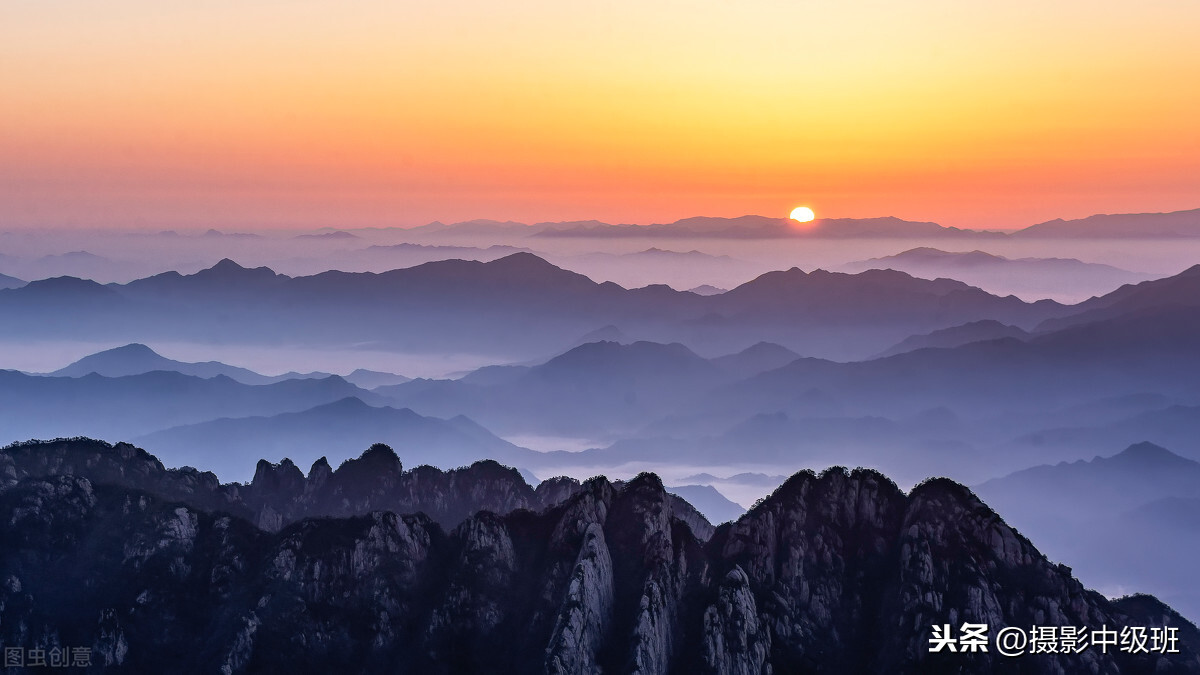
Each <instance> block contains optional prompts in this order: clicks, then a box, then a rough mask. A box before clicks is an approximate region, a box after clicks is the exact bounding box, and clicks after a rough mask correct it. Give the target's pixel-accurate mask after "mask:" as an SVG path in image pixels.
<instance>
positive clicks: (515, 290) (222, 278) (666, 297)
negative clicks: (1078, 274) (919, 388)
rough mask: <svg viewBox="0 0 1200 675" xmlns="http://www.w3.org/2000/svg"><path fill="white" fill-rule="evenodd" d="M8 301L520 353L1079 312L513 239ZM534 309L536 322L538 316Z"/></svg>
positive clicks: (792, 341) (820, 338)
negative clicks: (596, 268) (470, 254)
mask: <svg viewBox="0 0 1200 675" xmlns="http://www.w3.org/2000/svg"><path fill="white" fill-rule="evenodd" d="M0 312H2V313H4V315H5V316H7V317H10V319H11V328H12V330H11V331H10V337H9V339H66V338H67V337H68V336H70V337H72V338H73V337H74V336H77V335H80V334H85V335H88V336H90V337H91V339H94V340H104V341H109V342H110V343H111V342H120V341H129V342H147V341H152V340H185V341H188V342H199V343H205V342H211V343H218V344H228V343H239V344H293V345H299V346H309V347H316V346H325V347H329V346H334V347H346V346H348V345H364V344H366V345H376V346H377V347H378V348H382V349H391V350H399V351H416V352H431V351H432V352H440V353H469V354H489V355H493V356H495V358H496V360H515V361H524V360H528V359H531V358H536V357H538V356H541V355H544V354H546V353H548V352H552V351H553V350H555V349H557V348H560V347H561V346H562V345H564V344H569V343H570V342H571V341H572V340H574V339H576V338H577V336H579V335H582V334H584V333H587V332H589V331H592V330H595V329H596V328H597V327H599V326H604V325H609V324H611V325H618V326H621V328H622V329H623V330H625V331H628V332H631V333H634V334H637V335H639V337H642V338H643V339H651V340H654V341H657V342H681V343H684V344H687V345H688V346H689V347H691V348H692V349H695V350H701V351H706V352H709V353H717V354H720V353H730V352H734V351H739V350H741V349H744V348H746V347H748V346H750V345H752V344H755V343H757V342H760V341H764V340H766V341H769V342H774V343H777V344H780V345H782V346H784V347H786V348H788V349H791V350H793V351H795V352H797V353H801V354H805V355H820V356H826V357H831V358H862V357H865V356H869V355H871V354H875V353H878V352H880V351H882V350H884V349H886V348H888V347H889V346H891V345H893V344H895V343H896V342H898V341H900V340H902V339H903V338H905V337H907V336H909V335H912V334H915V333H921V332H928V331H931V330H936V329H939V328H946V327H950V326H954V325H959V324H962V323H966V322H969V321H976V320H982V319H995V320H999V321H1003V322H1004V323H1008V324H1011V325H1017V326H1021V327H1026V328H1027V327H1032V326H1034V325H1036V324H1038V323H1040V322H1042V321H1045V320H1047V319H1050V318H1054V317H1059V316H1064V315H1066V314H1068V313H1069V312H1070V310H1069V308H1067V307H1065V306H1063V305H1060V304H1057V303H1054V302H1050V301H1039V302H1035V303H1026V302H1023V301H1020V300H1018V299H1016V298H1012V297H1008V298H1000V297H996V296H993V295H990V294H988V293H986V292H984V291H981V290H979V289H976V288H973V287H970V286H968V285H966V284H963V283H961V282H956V281H951V280H946V279H939V280H936V281H927V280H922V279H915V278H913V277H911V276H909V275H906V274H904V273H901V272H893V271H881V270H870V271H867V272H863V273H861V274H857V275H850V274H841V273H832V272H824V271H821V270H817V271H814V272H811V273H806V272H803V271H801V270H799V269H795V268H793V269H791V270H787V271H780V272H771V273H767V274H764V275H762V276H759V277H758V278H756V279H754V280H752V281H749V282H747V283H745V284H742V285H740V286H738V287H737V288H734V289H732V290H730V291H728V292H726V293H722V294H719V295H712V296H701V295H697V294H694V293H688V292H681V291H675V290H673V289H671V288H669V287H666V286H648V287H645V288H638V289H632V290H627V289H624V288H622V287H620V286H618V285H616V284H613V283H611V282H605V283H596V282H594V281H592V280H590V279H588V278H587V277H585V276H583V275H580V274H577V273H574V272H569V271H566V270H563V269H560V268H558V267H555V266H554V265H551V264H550V263H548V262H546V261H544V260H542V259H540V258H538V257H536V256H534V255H532V254H528V253H516V254H513V255H509V256H506V257H503V258H499V259H497V260H493V261H490V262H486V263H484V262H475V261H462V260H446V261H440V262H433V263H427V264H423V265H418V266H416V267H411V268H405V269H398V270H393V271H390V272H386V273H382V274H374V273H348V272H324V273H321V274H317V275H314V276H307V277H295V278H293V277H288V276H285V275H280V274H277V273H275V272H274V271H272V270H270V269H269V268H265V267H260V268H255V269H246V268H243V267H241V266H239V265H237V264H236V263H234V262H232V261H230V260H223V261H222V262H220V263H218V264H217V265H215V266H213V267H211V268H209V269H206V270H202V271H200V272H198V273H196V274H192V275H186V276H185V275H180V274H178V273H176V272H168V273H164V274H159V275H155V276H152V277H147V278H144V279H139V280H136V281H133V282H130V283H128V284H123V285H120V284H110V285H100V284H96V283H94V282H90V281H84V280H79V279H71V278H59V279H48V280H43V281H35V282H32V283H30V284H28V285H27V286H24V287H22V288H18V289H7V290H0ZM164 316H169V317H170V320H167V321H164V320H163V317H164ZM531 323H536V325H537V326H538V330H537V331H530V330H528V326H529V325H530V324H531Z"/></svg>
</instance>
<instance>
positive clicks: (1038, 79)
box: [0, 0, 1200, 229]
mask: <svg viewBox="0 0 1200 675" xmlns="http://www.w3.org/2000/svg"><path fill="white" fill-rule="evenodd" d="M1197 34H1200V3H1198V2H1195V0H1147V1H1146V2H1141V3H1131V2H1127V1H1124V0H1091V1H1089V2H1082V1H1078V0H1055V1H1052V2H1046V0H1036V1H1035V0H1008V1H1006V2H1003V3H976V2H961V0H910V1H909V2H903V3H900V2H894V1H890V0H889V1H882V0H880V1H867V0H842V1H839V2H833V1H828V2H825V1H822V2H814V1H806V0H786V1H784V0H740V1H738V2H734V1H732V0H689V1H687V2H683V1H679V0H654V1H652V2H646V1H645V0H608V1H605V2H599V1H596V0H573V1H572V2H562V1H561V0H555V1H553V2H552V1H549V0H546V1H541V0H538V1H529V0H508V1H505V2H498V1H483V0H440V1H437V2H434V1H428V2H426V1H423V0H422V1H414V0H399V1H397V0H392V1H386V2H385V1H382V0H379V1H376V0H359V1H343V2H331V1H326V0H206V1H205V2H199V3H198V2H182V1H180V0H111V1H108V2H103V3H99V2H93V1H81V0H56V1H55V2H45V1H44V0H6V2H4V3H2V4H0V91H3V105H0V229H4V228H24V227H65V228H72V227H136V228H149V229H164V228H178V227H210V226H212V227H224V228H229V227H246V228H264V227H320V226H329V227H357V226H408V225H419V224H423V223H427V222H430V221H433V220H441V221H443V222H452V221H458V220H466V219H472V218H493V219H497V220H510V219H511V220H518V221H523V222H538V221H548V220H579V219H593V218H594V219H599V220H604V221H607V222H618V223H643V224H645V223H652V222H671V221H673V220H676V219H678V218H683V217H689V216H695V215H708V216H738V215H743V214H749V213H754V214H761V215H768V216H779V217H783V216H785V215H786V214H787V213H788V212H789V211H791V209H792V208H793V207H794V206H797V205H801V204H805V205H809V206H811V207H812V208H813V209H814V210H815V211H816V212H817V215H818V217H822V216H824V217H874V216H884V215H894V216H899V217H902V218H909V219H914V220H934V221H936V222H939V223H942V224H944V225H954V226H960V227H986V228H996V229H1011V228H1017V227H1022V226H1026V225H1030V224H1033V223H1036V222H1040V221H1043V220H1048V219H1051V218H1056V217H1066V218H1071V217H1083V216H1087V215H1090V214H1093V213H1121V212H1146V211H1171V210H1180V209H1188V208H1196V207H1200V124H1197V123H1196V117H1197V114H1198V112H1197V111H1200V87H1197V86H1196V84H1195V83H1196V82H1200V41H1197V40H1196V39H1195V35H1197Z"/></svg>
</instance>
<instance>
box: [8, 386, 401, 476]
mask: <svg viewBox="0 0 1200 675" xmlns="http://www.w3.org/2000/svg"><path fill="white" fill-rule="evenodd" d="M352 396H353V397H358V398H361V399H363V400H365V401H371V402H382V399H379V398H378V397H376V396H375V395H373V394H372V393H371V392H368V391H365V390H363V389H359V388H358V387H355V386H354V385H352V384H350V383H349V382H347V381H345V380H344V379H342V378H340V377H337V376H330V377H326V378H314V379H294V380H285V381H282V382H277V383H274V384H268V385H261V386H253V385H246V384H242V383H241V382H238V381H236V380H233V379H231V378H229V377H226V376H223V375H218V376H216V377H211V378H201V377H196V376H193V375H184V374H181V373H177V372H169V371H154V372H148V373H142V374H138V375H129V376H125V377H103V376H101V375H96V374H91V375H85V376H83V377H44V376H37V375H25V374H23V373H18V372H15V371H0V434H2V436H0V437H4V436H6V437H8V438H12V439H18V438H39V437H46V438H52V437H56V436H62V435H67V436H70V435H91V436H108V437H113V438H132V437H135V436H141V435H143V434H146V433H150V432H152V431H157V430H160V429H164V428H167V427H172V426H178V425H184V424H195V423H198V422H203V421H206V420H212V419H216V418H219V417H234V416H248V415H277V414H279V413H284V412H298V411H301V410H307V409H309V408H312V407H314V406H317V405H321V404H325V403H332V402H334V401H338V400H341V399H344V398H347V397H352ZM200 454H201V455H203V451H201V452H200Z"/></svg>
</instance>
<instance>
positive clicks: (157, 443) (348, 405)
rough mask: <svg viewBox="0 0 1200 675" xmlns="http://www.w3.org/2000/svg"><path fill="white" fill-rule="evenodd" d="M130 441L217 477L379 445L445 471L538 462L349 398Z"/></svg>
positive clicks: (493, 441)
mask: <svg viewBox="0 0 1200 675" xmlns="http://www.w3.org/2000/svg"><path fill="white" fill-rule="evenodd" d="M134 440H135V442H137V443H139V444H141V445H144V446H145V447H148V448H154V450H155V452H156V453H159V454H161V455H163V456H165V457H170V458H183V457H189V458H194V459H191V460H190V461H191V462H195V463H197V464H199V463H203V464H204V466H206V467H208V468H209V469H210V470H212V471H215V472H217V473H218V474H219V475H221V476H222V477H237V476H243V475H248V474H247V473H246V472H248V471H249V467H248V466H245V465H244V462H245V458H246V457H248V456H253V455H255V454H258V455H259V456H265V457H270V458H273V459H281V458H283V457H289V458H291V459H292V460H294V461H296V462H299V463H300V464H303V465H306V466H307V465H308V464H311V463H312V462H314V461H316V459H317V458H319V457H322V456H328V457H331V458H333V459H334V460H339V459H341V458H344V457H350V456H351V455H352V453H354V452H357V450H358V449H359V448H361V447H363V446H364V445H370V444H372V443H374V442H377V441H378V442H386V443H388V444H389V445H392V446H394V447H396V448H399V449H401V451H402V452H403V453H404V456H405V457H406V458H407V460H408V461H409V462H410V463H417V464H429V465H433V466H440V467H445V468H452V467H456V466H465V465H467V464H470V463H471V462H474V461H477V460H481V459H495V460H498V461H501V462H504V463H506V464H510V465H514V466H528V465H529V464H530V463H531V460H532V459H534V458H535V457H536V453H533V452H532V451H530V450H525V449H524V448H518V447H517V446H515V445H513V444H511V443H508V442H506V441H503V440H501V439H499V438H497V437H495V436H493V435H492V434H491V433H490V432H489V431H487V430H486V429H484V428H483V427H481V426H479V425H477V424H475V423H474V422H472V421H471V420H470V419H467V418H466V417H463V416H461V415H459V416H456V417H453V418H451V419H448V420H442V419H437V418H432V417H424V416H421V415H418V414H417V413H415V412H413V411H411V410H408V409H401V410H397V409H395V408H389V407H372V406H369V405H367V404H366V403H364V402H363V401H362V400H360V399H358V398H354V397H350V398H345V399H342V400H340V401H335V402H333V403H326V404H324V405H320V406H316V407H314V408H310V409H308V410H304V411H300V412H289V413H281V414H278V415H271V416H254V417H236V418H229V417H226V418H221V419H215V420H210V421H206V422H200V423H197V424H189V425H184V426H177V427H171V428H168V429H163V430H161V431H156V432H153V433H150V434H147V435H145V436H141V437H139V438H136V439H134Z"/></svg>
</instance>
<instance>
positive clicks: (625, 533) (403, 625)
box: [0, 440, 1200, 674]
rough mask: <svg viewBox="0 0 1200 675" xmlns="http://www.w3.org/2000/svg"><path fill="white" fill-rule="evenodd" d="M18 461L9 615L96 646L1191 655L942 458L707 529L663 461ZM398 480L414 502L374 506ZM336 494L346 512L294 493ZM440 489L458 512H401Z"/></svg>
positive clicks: (1190, 669)
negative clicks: (1062, 648)
mask: <svg viewBox="0 0 1200 675" xmlns="http://www.w3.org/2000/svg"><path fill="white" fill-rule="evenodd" d="M0 466H3V467H4V468H3V470H0V537H2V538H3V540H4V541H6V542H10V544H9V545H8V546H6V547H5V548H4V549H3V550H0V578H4V579H5V580H6V582H5V584H4V585H3V586H0V640H2V641H3V643H4V645H6V646H11V647H19V648H21V649H23V650H28V649H34V648H40V647H41V646H43V645H58V644H70V645H79V646H86V647H88V648H90V649H91V655H92V660H93V662H94V663H95V664H96V667H98V668H123V669H128V670H132V671H138V672H150V671H166V670H169V671H172V672H227V673H242V672H264V671H273V672H282V671H289V672H301V673H308V672H314V673H315V672H329V671H331V670H339V671H347V670H348V671H353V672H384V671H385V670H391V669H394V668H395V665H396V664H397V663H403V664H404V665H405V667H406V668H410V669H412V670H414V671H420V672H478V671H481V670H487V671H488V672H550V673H581V672H587V673H592V672H608V671H613V670H628V671H632V672H644V673H649V672H653V673H666V672H712V673H752V672H753V673H762V672H858V673H951V672H1000V671H1003V670H1005V669H1006V668H1012V667H1013V665H1014V663H1019V664H1020V666H1019V671H1018V672H1023V673H1024V672H1027V673H1039V674H1040V673H1062V672H1099V673H1135V672H1136V673H1140V672H1147V673H1148V672H1179V673H1194V672H1200V631H1197V629H1196V627H1195V626H1194V625H1193V624H1191V623H1190V622H1188V621H1187V620H1186V619H1184V618H1183V617H1181V616H1180V615H1179V614H1177V613H1176V612H1174V611H1173V610H1171V609H1170V608H1169V607H1167V606H1166V605H1164V604H1162V603H1161V602H1159V601H1158V600H1156V599H1155V598H1153V597H1151V596H1146V595H1135V596H1130V597H1126V598H1122V599H1118V600H1108V599H1106V598H1105V597H1103V596H1102V595H1100V594H1098V593H1095V592H1092V591H1089V590H1087V589H1085V588H1084V587H1083V586H1082V585H1081V584H1080V583H1079V581H1077V580H1076V579H1075V578H1074V577H1073V576H1072V575H1071V571H1070V569H1069V568H1067V567H1065V566H1062V565H1056V564H1054V563H1052V562H1050V561H1049V560H1047V559H1046V557H1045V556H1043V555H1042V554H1041V553H1040V552H1039V551H1038V550H1037V549H1036V548H1035V547H1034V546H1033V544H1032V543H1030V541H1029V540H1027V539H1026V538H1025V537H1023V536H1021V535H1020V534H1018V533H1017V532H1016V531H1015V530H1013V529H1012V528H1011V527H1009V526H1008V525H1007V524H1006V523H1005V521H1004V520H1002V519H1001V518H1000V517H999V516H998V515H997V514H996V513H995V512H993V511H992V510H991V509H990V508H988V507H987V506H986V505H985V504H983V503H982V502H980V501H979V499H978V498H977V497H976V496H975V495H974V494H973V493H971V492H970V491H969V490H967V489H966V488H964V487H963V486H961V485H958V484H956V483H953V482H951V481H948V480H945V479H935V480H931V481H927V482H925V483H922V484H921V485H918V486H916V487H915V488H914V489H913V490H911V491H910V492H908V493H905V492H902V491H900V490H899V489H898V488H897V487H896V486H895V485H894V484H893V483H891V482H890V481H889V480H888V479H887V478H886V477H884V476H882V475H880V474H878V473H876V472H873V471H867V470H855V471H852V472H851V471H846V470H844V469H840V468H834V469H830V470H828V471H825V472H823V473H822V474H820V475H817V474H814V473H812V472H800V473H798V474H796V475H794V476H792V477H791V478H790V479H788V481H787V482H785V483H784V484H783V485H782V486H780V487H779V489H777V490H776V491H775V492H774V493H773V494H772V495H771V496H770V497H768V498H767V499H765V500H763V501H762V502H761V503H759V504H757V505H756V506H755V507H754V508H753V509H751V510H750V511H749V512H748V513H746V514H745V515H743V516H742V517H740V518H739V519H738V520H737V521H736V522H734V523H731V524H726V525H723V526H721V527H719V528H716V529H715V530H708V529H706V528H704V527H703V526H702V525H703V522H702V521H703V519H700V520H699V521H696V520H695V514H694V510H690V507H689V506H688V505H687V503H686V502H684V501H682V500H680V499H678V498H676V497H673V496H671V495H670V494H669V493H667V492H666V491H665V490H664V488H663V486H662V483H661V482H660V481H659V480H658V478H657V477H656V476H654V475H652V474H643V475H640V476H638V477H637V478H635V479H634V480H631V481H629V482H627V483H623V484H620V485H617V484H613V483H611V482H609V481H607V480H606V479H604V478H594V479H591V480H589V481H586V482H584V483H582V484H579V483H575V484H570V483H566V484H564V483H562V482H551V483H548V484H547V487H546V489H545V490H544V491H542V489H541V486H539V490H538V491H533V490H531V489H530V488H529V486H528V485H525V484H524V483H523V481H522V480H521V478H520V475H519V474H518V473H517V472H515V471H512V470H506V469H504V468H503V467H500V466H499V465H497V464H494V463H489V464H483V465H475V466H473V467H471V468H469V469H464V470H462V471H460V472H457V473H450V474H447V473H443V472H436V471H433V472H424V473H422V472H421V470H420V469H418V470H415V471H413V472H399V462H398V461H397V458H396V456H395V454H394V453H392V452H391V451H390V449H388V448H386V447H383V446H377V447H373V448H371V449H370V450H368V451H367V452H366V453H364V454H363V456H362V457H361V458H359V459H357V460H352V461H350V462H347V463H345V464H343V465H342V466H341V467H340V468H339V469H337V470H336V471H330V470H329V466H328V465H327V464H318V465H316V466H314V469H313V471H312V472H310V475H309V477H308V478H305V477H304V476H303V475H302V474H300V472H299V470H298V469H296V468H295V467H294V465H293V466H287V465H283V464H281V465H278V466H273V465H270V464H267V463H260V465H259V466H260V471H259V472H258V473H257V474H256V476H255V481H254V482H253V483H252V484H251V485H250V486H247V487H246V488H245V489H244V490H243V489H234V487H235V486H222V485H220V484H217V483H216V481H215V480H214V479H213V478H212V477H211V474H208V475H206V474H201V473H199V472H196V471H195V470H182V471H180V470H170V471H168V470H165V469H163V468H162V466H161V464H159V463H158V462H157V461H156V460H155V459H154V458H153V457H151V456H149V455H146V454H145V453H144V452H141V451H138V450H137V449H136V448H133V447H132V446H128V445H118V446H108V445H106V444H102V443H97V442H95V441H87V440H78V441H71V442H59V443H56V444H36V445H32V444H24V445H19V446H11V447H9V448H6V449H4V450H3V451H2V452H0ZM418 474H420V475H419V476H418ZM538 492H541V497H539V496H538ZM386 495H393V496H396V497H399V501H393V502H391V504H393V505H394V506H396V507H398V508H396V509H395V510H392V509H386V508H385V509H384V510H377V509H378V507H379V506H380V505H381V503H382V502H379V501H377V499H378V498H386V497H385V496H386ZM393 498H394V497H393ZM248 500H256V501H258V502H259V503H263V504H264V507H260V508H259V510H258V511H257V513H258V516H259V517H258V523H257V524H256V522H255V521H252V520H249V519H247V518H246V517H244V515H241V514H244V513H245V512H246V511H247V510H248V509H250V508H252V507H250V506H249V501H248ZM267 503H269V504H280V505H282V506H283V507H284V509H285V510H286V509H287V508H288V506H287V505H294V506H295V507H296V508H297V509H298V510H293V511H291V512H290V513H289V514H286V515H285V513H284V512H283V511H279V510H278V509H276V508H275V507H274V506H272V507H270V510H269V511H268V509H267V508H266V507H265V504H267ZM321 504H327V505H333V507H334V508H335V509H336V510H337V513H335V514H331V515H332V517H319V518H311V517H307V516H305V515H302V514H304V513H307V512H311V511H313V510H314V509H315V510H318V511H319V510H321V507H320V506H318V505H321ZM451 504H453V505H455V506H456V507H457V510H456V509H455V508H447V507H449V506H450V505H451ZM426 505H427V506H431V507H435V508H434V513H439V514H441V517H440V519H434V518H432V517H431V516H430V515H426V514H425V513H421V512H413V511H411V510H410V508H412V507H420V508H426ZM438 505H441V506H442V508H441V509H440V510H439V509H438V508H436V507H438ZM525 505H534V506H533V508H523V506H525ZM476 506H479V507H482V508H484V509H486V510H482V511H477V510H476ZM461 507H466V508H465V509H463V508H461ZM514 509H515V510H514ZM293 518H298V519H296V520H293ZM455 521H457V525H453V526H450V525H448V523H451V522H455ZM689 521H692V523H694V524H695V525H697V526H699V530H697V528H696V527H693V524H692V523H689ZM444 523H445V524H444ZM942 623H946V624H950V625H952V626H955V627H957V626H958V625H959V624H960V623H982V624H986V625H987V626H988V627H989V630H991V631H994V632H993V633H992V635H990V636H989V641H990V640H991V639H994V635H995V634H996V633H998V632H999V630H1000V629H1001V628H1003V627H1006V626H1015V627H1022V628H1026V627H1028V626H1031V625H1049V626H1075V627H1079V628H1081V629H1082V630H1084V631H1091V630H1096V629H1100V628H1101V627H1102V626H1103V627H1108V628H1118V629H1119V628H1121V627H1125V626H1142V627H1146V628H1147V629H1150V628H1157V629H1159V630H1162V629H1164V628H1167V627H1169V628H1171V629H1172V630H1173V631H1175V632H1176V633H1175V634H1176V636H1177V638H1178V642H1177V645H1178V653H1169V654H1145V655H1142V654H1132V653H1127V652H1124V651H1120V650H1117V649H1107V650H1104V649H1099V648H1094V649H1087V650H1083V651H1080V652H1073V651H1067V652H1057V653H1054V652H1052V653H1044V654H1030V655H1027V656H1023V657H1020V658H1019V659H1018V660H1013V659H1011V658H1010V657H1004V656H1001V655H1000V654H998V653H997V652H996V650H995V649H991V650H987V651H984V650H969V651H962V652H959V651H953V652H951V651H949V650H941V651H940V652H934V651H933V650H931V649H930V644H931V643H930V639H931V638H932V637H933V636H932V635H931V633H930V626H931V625H940V624H942ZM179 654H187V655H188V658H187V659H184V660H180V659H179V658H178V657H177V655H179Z"/></svg>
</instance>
